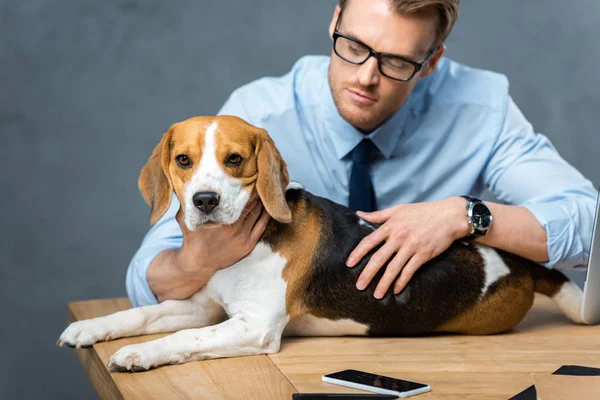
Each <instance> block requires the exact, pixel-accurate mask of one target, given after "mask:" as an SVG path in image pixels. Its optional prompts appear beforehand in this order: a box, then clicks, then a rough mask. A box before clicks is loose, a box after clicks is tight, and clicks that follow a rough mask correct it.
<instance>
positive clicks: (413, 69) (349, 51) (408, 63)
mask: <svg viewBox="0 0 600 400" xmlns="http://www.w3.org/2000/svg"><path fill="white" fill-rule="evenodd" d="M341 17H342V16H341V14H340V16H339V18H338V22H337V24H339V23H340V20H341ZM436 50H437V48H434V49H433V50H431V52H430V53H429V55H428V56H427V58H426V59H425V61H423V62H422V63H418V62H416V61H413V60H410V59H408V58H406V57H402V56H398V55H395V54H389V53H380V52H378V51H375V50H373V49H372V48H370V47H369V46H367V45H366V44H364V43H362V42H361V41H360V40H358V39H355V38H353V37H351V36H348V35H344V34H343V33H341V32H340V31H338V30H337V25H336V28H335V30H334V32H333V51H334V52H335V54H337V56H338V57H339V58H341V59H342V60H344V61H347V62H349V63H350V64H355V65H361V64H364V63H365V62H367V60H368V59H369V58H371V57H375V58H376V59H377V66H378V68H379V72H381V74H382V75H384V76H386V77H388V78H390V79H393V80H396V81H402V82H406V81H409V80H411V79H412V77H413V76H415V74H416V73H417V72H419V71H420V70H422V69H423V66H424V65H425V64H427V62H428V61H429V60H430V59H431V57H432V56H433V54H434V53H435V51H436Z"/></svg>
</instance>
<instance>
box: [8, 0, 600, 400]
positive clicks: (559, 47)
mask: <svg viewBox="0 0 600 400" xmlns="http://www.w3.org/2000/svg"><path fill="white" fill-rule="evenodd" d="M335 4H336V2H335V0H327V1H324V0H303V1H285V0H253V1H245V2H242V1H231V0H220V1H218V2H217V1H210V2H209V1H191V0H188V1H177V2H170V5H169V3H168V2H166V1H159V0H148V1H136V0H124V1H116V0H106V1H97V0H62V1H49V0H35V1H34V0H0V72H1V73H0V79H1V82H0V194H1V195H0V210H2V211H1V212H0V235H1V236H0V263H1V264H0V265H1V268H2V269H1V271H2V273H1V275H0V307H1V309H0V315H1V317H2V322H1V324H2V326H1V328H0V345H1V346H2V348H1V350H0V354H2V362H0V397H2V398H24V399H30V398H57V399H71V398H72V399H82V398H93V397H95V392H94V390H93V387H92V386H91V384H90V383H89V381H88V379H87V377H86V375H85V374H84V372H83V370H82V368H81V366H80V365H79V362H78V361H77V358H76V356H75V354H74V352H73V351H72V350H67V349H58V348H56V347H55V341H56V339H57V337H58V335H59V334H60V332H61V331H62V329H63V328H64V327H65V318H66V311H65V304H66V303H67V302H68V301H73V300H83V299H92V298H104V297H115V296H124V295H125V288H124V278H125V270H126V267H127V264H128V262H129V259H130V257H131V256H132V254H133V253H134V251H135V249H136V248H137V246H138V244H139V243H140V241H141V239H142V237H143V235H144V233H145V232H146V230H147V228H148V215H149V213H148V209H147V207H146V205H145V203H144V202H143V200H142V198H141V196H140V194H139V193H138V191H137V177H138V173H139V170H140V168H141V167H142V165H143V164H144V162H145V161H146V160H147V157H148V156H149V154H150V152H151V150H152V149H153V148H154V146H155V145H156V144H157V143H158V140H159V138H160V136H161V134H162V132H163V131H164V130H165V128H166V127H168V126H169V125H170V124H171V123H173V122H175V121H179V120H182V119H185V118H187V117H189V116H192V115H197V114H214V113H216V112H217V110H218V109H219V107H220V105H221V104H222V103H223V102H224V101H225V99H226V98H227V96H228V95H229V93H230V92H231V91H232V90H234V89H235V88H236V87H238V86H239V85H241V84H244V83H246V82H248V81H250V80H253V79H256V78H259V77H261V76H265V75H281V74H283V73H285V72H286V71H288V70H289V68H290V67H291V66H292V64H293V63H294V61H295V60H296V59H297V58H299V57H300V56H302V55H304V54H328V53H329V51H330V41H329V38H328V37H327V26H328V23H329V20H330V17H331V12H332V10H333V7H334V5H335ZM598 37H600V3H599V2H598V0H577V1H574V2H565V1H564V0H528V1H522V0H505V1H497V0H464V1H463V4H462V8H461V17H460V20H459V22H458V24H457V26H456V28H455V31H454V33H453V35H452V36H451V38H450V40H449V41H448V43H447V44H448V47H449V51H448V54H449V55H450V56H452V57H453V58H455V59H456V60H458V61H461V62H464V63H468V64H471V65H473V66H478V67H484V68H489V69H493V70H496V71H500V72H503V73H505V74H506V75H508V77H509V79H510V81H511V83H512V86H511V91H512V95H513V96H514V98H515V100H516V102H517V104H518V105H519V106H520V107H521V109H522V110H523V112H524V113H525V115H526V116H527V117H528V118H529V119H530V121H531V122H532V123H533V124H534V126H535V127H536V128H537V130H538V131H540V132H544V133H546V134H547V135H548V136H549V137H550V138H551V139H552V140H553V142H554V144H555V146H556V147H557V148H558V149H559V151H560V152H561V154H562V155H563V156H564V157H565V158H566V159H567V160H568V161H570V162H571V163H573V164H574V165H575V166H577V167H578V168H579V169H580V170H581V171H582V172H583V173H584V174H585V175H586V176H588V177H589V178H590V179H592V181H593V182H594V183H595V184H598V183H600V171H599V170H598V165H599V162H598V158H597V152H596V149H597V147H598V144H599V143H600V138H599V136H598V135H597V127H598V126H600V98H599V96H598V88H599V85H598V84H599V78H598V77H599V76H600V74H598V69H599V67H600V63H599V56H598V54H599V53H600V52H598V51H597V38H598Z"/></svg>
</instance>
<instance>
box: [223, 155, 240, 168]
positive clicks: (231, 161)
mask: <svg viewBox="0 0 600 400" xmlns="http://www.w3.org/2000/svg"><path fill="white" fill-rule="evenodd" d="M226 162H227V165H232V166H237V165H240V164H241V163H242V156H240V155H239V154H237V153H234V154H231V155H230V156H229V157H227V161H226Z"/></svg>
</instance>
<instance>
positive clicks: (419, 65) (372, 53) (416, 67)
mask: <svg viewBox="0 0 600 400" xmlns="http://www.w3.org/2000/svg"><path fill="white" fill-rule="evenodd" d="M341 20H342V13H341V12H340V14H339V16H338V20H337V22H336V24H335V29H334V30H333V36H332V39H333V52H334V53H335V54H336V55H337V56H338V57H339V58H341V59H342V60H344V61H346V62H347V63H350V64H353V65H362V64H364V63H366V62H367V60H368V59H369V58H371V57H375V59H376V60H377V69H378V70H379V72H380V73H381V75H383V76H385V77H386V78H389V79H392V80H394V81H400V82H408V81H410V80H411V79H412V78H413V77H414V76H415V75H416V74H417V72H419V71H421V70H422V69H423V67H424V66H425V64H427V63H428V62H429V60H430V59H431V57H432V56H433V55H434V54H435V52H436V51H437V49H438V48H439V46H437V47H434V48H433V50H431V51H430V52H429V55H428V56H427V58H425V60H424V61H423V62H421V63H418V62H416V61H413V60H411V59H409V58H406V57H403V56H399V55H397V54H391V53H382V52H379V51H375V50H373V49H372V48H371V47H370V46H367V45H366V44H364V43H363V42H361V41H360V40H358V39H356V38H353V37H352V36H348V35H345V34H343V33H342V32H340V31H338V29H337V28H338V26H339V24H340V21H341ZM340 37H342V38H344V39H347V40H350V41H351V42H354V43H356V44H359V45H361V46H363V47H364V48H365V49H366V50H368V51H369V55H368V56H367V58H365V59H364V60H363V61H361V62H354V61H350V60H348V59H347V58H344V57H342V56H341V55H340V54H339V53H338V52H337V49H336V48H335V45H336V43H337V40H338V38H340ZM382 56H388V57H392V58H397V59H399V60H402V61H404V62H407V63H409V64H411V65H412V66H413V67H414V68H413V73H412V75H411V76H410V77H409V78H407V79H400V78H394V77H391V76H389V75H388V74H386V73H385V72H383V70H382V69H381V57H382Z"/></svg>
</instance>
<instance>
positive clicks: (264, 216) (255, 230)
mask: <svg viewBox="0 0 600 400" xmlns="http://www.w3.org/2000/svg"><path fill="white" fill-rule="evenodd" d="M270 219H271V216H270V215H269V213H268V212H267V210H266V209H264V208H263V209H262V213H261V215H260V218H259V219H258V221H256V223H255V224H254V226H253V227H252V232H250V240H251V241H252V243H256V242H258V240H259V239H260V237H261V236H262V235H263V233H265V229H267V225H268V224H269V220H270Z"/></svg>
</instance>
